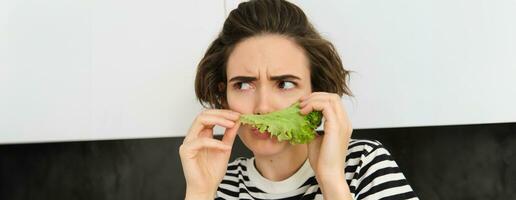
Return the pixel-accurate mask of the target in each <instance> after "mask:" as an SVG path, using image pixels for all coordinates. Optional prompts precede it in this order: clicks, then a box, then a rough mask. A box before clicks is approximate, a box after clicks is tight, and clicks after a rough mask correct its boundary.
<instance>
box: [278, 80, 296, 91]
mask: <svg viewBox="0 0 516 200" xmlns="http://www.w3.org/2000/svg"><path fill="white" fill-rule="evenodd" d="M279 87H280V88H283V89H285V90H288V89H292V88H294V87H296V84H295V83H294V82H292V81H281V82H280V83H279Z"/></svg>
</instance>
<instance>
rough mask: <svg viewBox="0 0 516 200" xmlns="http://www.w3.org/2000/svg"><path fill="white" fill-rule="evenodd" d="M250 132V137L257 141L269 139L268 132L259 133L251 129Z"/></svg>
mask: <svg viewBox="0 0 516 200" xmlns="http://www.w3.org/2000/svg"><path fill="white" fill-rule="evenodd" d="M251 132H252V135H253V136H254V137H255V138H257V139H261V140H266V139H271V133H269V132H268V131H265V132H260V131H259V130H258V129H256V128H252V129H251Z"/></svg>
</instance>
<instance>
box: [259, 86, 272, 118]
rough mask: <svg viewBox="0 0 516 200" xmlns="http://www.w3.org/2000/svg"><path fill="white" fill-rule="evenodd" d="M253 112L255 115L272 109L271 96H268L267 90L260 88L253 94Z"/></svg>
mask: <svg viewBox="0 0 516 200" xmlns="http://www.w3.org/2000/svg"><path fill="white" fill-rule="evenodd" d="M255 97H256V99H255V108H254V113H255V114H257V115H263V114H267V113H269V112H272V111H273V110H274V108H273V106H272V98H271V97H270V96H269V94H268V92H267V90H265V89H263V88H260V89H259V90H258V93H257V95H256V96H255Z"/></svg>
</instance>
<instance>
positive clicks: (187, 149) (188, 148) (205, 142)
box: [180, 138, 231, 158]
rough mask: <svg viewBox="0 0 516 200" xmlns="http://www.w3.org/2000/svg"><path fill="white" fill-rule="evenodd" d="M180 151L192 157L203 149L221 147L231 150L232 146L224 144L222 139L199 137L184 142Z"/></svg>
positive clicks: (224, 149)
mask: <svg viewBox="0 0 516 200" xmlns="http://www.w3.org/2000/svg"><path fill="white" fill-rule="evenodd" d="M180 148H181V149H180V153H181V154H183V155H185V156H187V157H189V158H192V157H195V156H196V155H197V152H198V151H199V150H201V149H205V148H207V149H219V150H222V151H226V150H230V149H231V146H229V145H226V144H224V143H223V142H221V141H220V140H216V139H211V138H198V139H195V140H192V141H189V142H186V143H183V144H182V145H181V147H180Z"/></svg>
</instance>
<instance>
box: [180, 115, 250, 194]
mask: <svg viewBox="0 0 516 200" xmlns="http://www.w3.org/2000/svg"><path fill="white" fill-rule="evenodd" d="M239 118H240V113H237V112H234V111H231V110H221V109H209V110H204V111H203V112H201V113H200V114H199V115H198V116H197V117H196V118H195V120H194V121H193V123H192V125H191V127H190V129H189V131H188V133H187V135H186V137H185V139H184V140H183V144H182V145H181V146H180V147H179V155H180V157H181V164H182V166H183V172H184V175H185V179H186V199H205V198H207V199H213V197H214V195H215V192H216V191H217V187H218V185H219V184H220V182H221V181H222V178H223V177H224V174H225V173H226V168H227V166H228V161H229V156H230V154H231V148H232V146H233V142H234V141H235V136H236V134H237V130H238V128H239V127H240V123H238V121H237V120H238V119H239ZM215 125H218V126H222V127H225V128H226V130H225V132H224V136H223V138H222V140H217V139H214V138H213V127H214V126H215Z"/></svg>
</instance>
